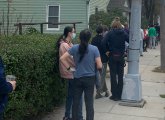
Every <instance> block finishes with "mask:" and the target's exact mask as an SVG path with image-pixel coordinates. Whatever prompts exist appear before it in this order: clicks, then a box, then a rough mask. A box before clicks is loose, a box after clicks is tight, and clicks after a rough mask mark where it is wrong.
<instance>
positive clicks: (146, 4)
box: [143, 0, 160, 24]
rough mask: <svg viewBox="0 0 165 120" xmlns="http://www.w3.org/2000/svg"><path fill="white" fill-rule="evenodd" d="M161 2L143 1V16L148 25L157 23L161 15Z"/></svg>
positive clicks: (153, 0)
mask: <svg viewBox="0 0 165 120" xmlns="http://www.w3.org/2000/svg"><path fill="white" fill-rule="evenodd" d="M159 11H160V0H143V14H144V16H145V19H146V20H147V22H148V24H153V23H154V21H156V22H157V17H158V15H159V14H160V12H159Z"/></svg>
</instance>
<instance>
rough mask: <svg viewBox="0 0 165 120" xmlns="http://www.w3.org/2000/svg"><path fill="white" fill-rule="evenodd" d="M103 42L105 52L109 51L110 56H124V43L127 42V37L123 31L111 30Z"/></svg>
mask: <svg viewBox="0 0 165 120" xmlns="http://www.w3.org/2000/svg"><path fill="white" fill-rule="evenodd" d="M104 41H106V44H105V45H104V50H105V51H110V54H121V55H124V52H125V42H129V35H128V34H127V33H126V32H125V31H124V29H112V30H111V31H109V32H108V34H107V35H106V36H105V38H104Z"/></svg>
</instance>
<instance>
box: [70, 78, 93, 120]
mask: <svg viewBox="0 0 165 120" xmlns="http://www.w3.org/2000/svg"><path fill="white" fill-rule="evenodd" d="M95 78H96V77H95V76H92V77H82V78H75V79H74V95H73V106H72V120H78V112H77V111H78V110H79V104H80V99H81V96H82V93H83V92H84V97H85V106H86V120H94V107H93V93H94V84H95Z"/></svg>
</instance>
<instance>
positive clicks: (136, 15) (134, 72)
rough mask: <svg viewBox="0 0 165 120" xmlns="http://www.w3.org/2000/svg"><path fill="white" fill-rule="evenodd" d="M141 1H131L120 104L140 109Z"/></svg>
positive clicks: (142, 102)
mask: <svg viewBox="0 0 165 120" xmlns="http://www.w3.org/2000/svg"><path fill="white" fill-rule="evenodd" d="M141 8H142V0H132V4H131V21H130V35H129V51H128V73H127V74H126V75H125V78H124V85H123V93H122V102H121V103H119V104H120V105H126V106H135V107H142V106H143V105H144V103H145V102H144V100H143V99H142V86H141V75H140V74H139V56H140V53H139V50H140V37H141V36H140V35H141V31H140V29H141Z"/></svg>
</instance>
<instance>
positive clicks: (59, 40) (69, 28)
mask: <svg viewBox="0 0 165 120" xmlns="http://www.w3.org/2000/svg"><path fill="white" fill-rule="evenodd" d="M72 30H73V27H71V26H67V27H65V28H64V32H63V34H62V35H61V36H60V37H59V38H58V40H57V42H56V45H55V46H56V48H58V49H59V48H60V42H61V40H65V38H66V37H67V36H68V33H69V32H72Z"/></svg>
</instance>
